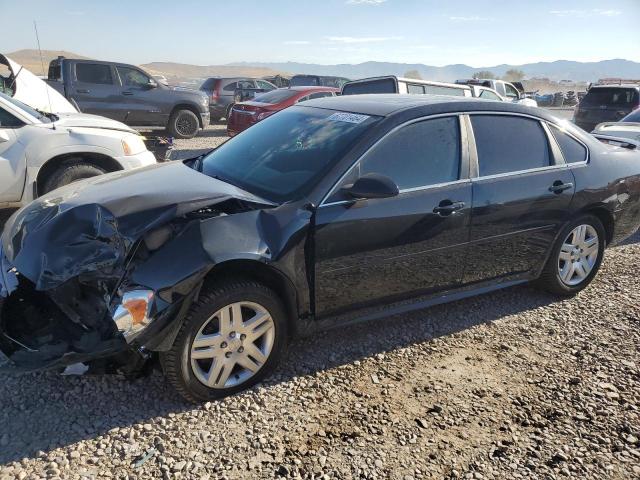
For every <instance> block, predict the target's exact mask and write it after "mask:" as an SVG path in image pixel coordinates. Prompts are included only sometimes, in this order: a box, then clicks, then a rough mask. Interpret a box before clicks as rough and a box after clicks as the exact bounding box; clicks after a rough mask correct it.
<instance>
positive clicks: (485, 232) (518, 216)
mask: <svg viewBox="0 0 640 480" xmlns="http://www.w3.org/2000/svg"><path fill="white" fill-rule="evenodd" d="M469 139H473V141H469ZM639 211H640V154H638V153H637V152H632V151H626V150H624V149H613V148H611V147H609V146H607V145H603V144H601V143H600V142H598V141H597V140H596V139H595V138H593V137H592V136H591V135H588V134H586V133H585V132H584V131H582V130H580V129H578V128H575V127H574V126H572V125H564V124H563V123H562V122H560V121H558V120H557V119H556V118H555V117H554V116H552V115H550V114H549V113H547V112H545V111H544V110H541V109H533V108H528V107H525V106H522V105H516V104H513V103H508V102H485V101H480V100H477V99H473V98H462V97H458V98H455V99H452V97H445V96H437V95H397V94H395V95H364V96H336V97H329V98H321V99H317V100H309V101H307V102H304V103H301V104H297V105H295V106H292V107H290V108H287V109H285V110H282V111H280V112H278V113H276V114H274V115H272V116H270V117H269V118H267V119H266V120H264V121H262V122H260V123H258V124H257V125H255V126H254V127H253V128H250V129H248V130H247V131H245V132H244V133H243V134H242V135H238V136H237V137H235V138H232V139H230V140H229V141H227V142H225V143H224V144H222V145H221V146H219V147H218V148H217V149H215V150H213V151H211V152H209V153H208V154H205V155H201V156H199V157H196V158H193V159H191V160H187V161H184V162H168V163H164V164H158V165H156V166H152V167H149V168H145V169H139V170H137V171H132V172H125V173H122V174H120V175H110V176H108V177H106V178H105V179H88V180H85V181H84V182H81V183H77V184H74V185H69V186H68V187H65V189H63V190H58V191H56V192H54V193H53V194H49V195H48V196H45V197H42V198H40V199H38V200H36V201H35V202H34V203H31V204H30V205H28V206H27V207H25V208H23V209H22V210H20V211H18V212H17V213H15V214H14V215H13V217H12V218H10V219H9V221H8V222H7V224H6V227H5V231H4V234H3V236H2V243H1V246H0V299H1V301H0V351H1V352H2V353H3V354H4V355H5V356H6V357H7V358H8V360H7V361H6V362H4V366H3V362H2V360H3V359H2V358H0V370H5V371H6V370H14V371H15V370H18V369H22V370H23V371H24V370H39V369H54V368H64V367H65V366H67V365H70V364H76V363H80V362H82V363H85V365H84V366H83V370H86V369H87V367H88V368H89V369H90V371H91V366H92V364H93V365H95V364H96V363H97V365H100V364H102V365H105V367H106V365H109V366H111V368H113V369H114V370H115V371H120V372H122V373H129V374H134V373H135V372H136V371H140V370H144V368H145V366H151V365H152V362H155V361H157V360H158V359H159V364H160V366H161V368H162V370H163V371H164V374H165V376H166V378H167V380H168V381H169V383H170V384H172V385H173V386H174V387H175V388H176V390H177V391H178V392H180V393H181V394H182V395H183V396H184V397H185V398H187V399H189V400H191V401H197V402H206V401H209V400H212V399H216V398H220V397H224V396H227V395H231V394H233V393H236V392H239V391H241V390H244V389H246V388H249V387H251V386H252V385H255V384H256V383H258V382H259V381H261V380H262V379H263V378H265V376H267V375H268V374H269V373H270V372H272V371H273V370H274V369H275V367H276V365H277V363H278V361H279V360H280V359H281V358H282V355H283V352H284V351H285V349H286V346H287V343H288V342H289V340H290V339H291V338H292V337H295V336H299V335H307V336H311V335H320V334H321V332H322V330H323V329H326V328H329V327H335V326H339V325H344V324H347V323H351V322H356V321H363V320H367V319H368V320H372V319H380V318H386V317H389V316H391V315H394V314H400V313H406V312H408V311H411V310H418V309H423V308H425V307H428V306H431V305H436V304H441V303H444V302H449V301H452V300H458V299H462V298H466V297H470V296H473V295H479V294H484V293H487V292H490V291H493V290H497V289H501V288H507V287H511V286H514V285H521V284H526V283H528V282H535V283H536V284H537V285H538V286H539V287H541V288H544V289H546V290H548V291H550V292H552V293H554V294H557V295H561V296H571V295H575V294H577V293H578V292H580V291H581V290H582V289H584V288H585V287H587V286H588V285H589V284H590V282H591V281H592V280H593V279H594V278H595V276H596V274H597V272H598V269H599V267H600V265H601V262H602V260H603V257H604V251H605V247H608V246H611V245H615V244H616V243H617V242H619V241H622V240H624V239H625V238H627V237H628V236H629V235H631V234H632V233H634V232H635V231H636V230H637V228H638V226H639V224H640V216H639V215H638V212H639ZM61 232H64V234H61ZM520 293H521V294H523V295H526V292H524V291H523V292H520ZM294 345H295V346H296V347H299V346H301V345H303V344H302V343H300V342H297V343H295V344H294ZM0 357H1V355H0ZM77 367H80V366H79V365H77ZM155 394H156V393H155V392H154V395H155Z"/></svg>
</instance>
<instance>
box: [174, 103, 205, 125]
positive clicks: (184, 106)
mask: <svg viewBox="0 0 640 480" xmlns="http://www.w3.org/2000/svg"><path fill="white" fill-rule="evenodd" d="M178 110H190V111H192V112H193V113H195V115H196V117H197V118H198V125H200V128H204V125H203V124H202V116H201V115H200V112H199V111H198V109H197V108H196V107H194V106H193V105H190V104H188V103H180V104H178V105H176V106H175V107H173V110H171V114H170V115H169V118H171V115H173V114H174V113H176V112H177V111H178Z"/></svg>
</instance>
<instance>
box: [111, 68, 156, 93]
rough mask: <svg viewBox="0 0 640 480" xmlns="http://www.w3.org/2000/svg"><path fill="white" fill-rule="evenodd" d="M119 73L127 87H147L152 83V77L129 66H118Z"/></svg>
mask: <svg viewBox="0 0 640 480" xmlns="http://www.w3.org/2000/svg"><path fill="white" fill-rule="evenodd" d="M116 69H117V70H118V75H120V79H121V80H122V85H123V86H125V87H138V88H140V87H146V86H147V85H149V84H150V83H151V78H149V77H148V76H147V75H145V74H144V73H142V72H141V71H140V70H136V69H135V68H129V67H116Z"/></svg>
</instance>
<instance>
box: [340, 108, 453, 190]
mask: <svg viewBox="0 0 640 480" xmlns="http://www.w3.org/2000/svg"><path fill="white" fill-rule="evenodd" d="M367 173H378V174H381V175H385V176H387V177H389V178H390V179H391V180H393V181H394V182H395V184H396V185H397V186H398V189H399V190H400V191H401V192H402V191H403V190H409V189H413V188H420V187H427V186H430V185H437V184H439V183H446V182H451V181H455V180H458V179H459V178H460V126H459V123H458V117H456V116H452V117H443V118H434V119H432V120H424V121H421V122H417V123H412V124H410V125H406V126H404V127H401V128H400V129H399V130H397V131H395V132H393V133H391V134H390V135H388V136H387V137H386V138H384V139H383V140H382V141H381V142H380V143H378V144H377V145H376V146H374V147H373V149H371V150H369V152H367V153H366V154H365V156H364V157H363V158H362V159H360V161H359V162H358V164H356V165H355V166H354V168H353V169H352V170H351V172H350V173H349V175H347V178H345V180H344V181H343V182H342V185H341V188H342V187H344V186H346V185H349V184H352V183H353V182H355V181H356V180H357V179H358V178H359V177H360V176H362V175H365V174H367ZM337 195H340V193H339V192H337ZM332 197H335V195H333V196H332ZM339 200H343V198H332V199H331V201H339Z"/></svg>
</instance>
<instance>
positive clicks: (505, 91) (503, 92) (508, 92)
mask: <svg viewBox="0 0 640 480" xmlns="http://www.w3.org/2000/svg"><path fill="white" fill-rule="evenodd" d="M456 83H457V84H459V85H470V86H471V85H479V86H483V87H488V88H491V89H493V90H495V91H496V92H498V94H499V95H500V96H502V97H505V98H506V99H507V100H508V101H510V102H512V103H520V104H522V105H526V106H528V107H537V106H538V103H537V102H536V101H535V100H533V99H532V98H526V97H525V96H524V92H521V91H520V90H518V89H517V88H516V86H515V85H513V84H512V83H509V82H505V81H504V80H496V79H493V78H470V79H464V80H456Z"/></svg>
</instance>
